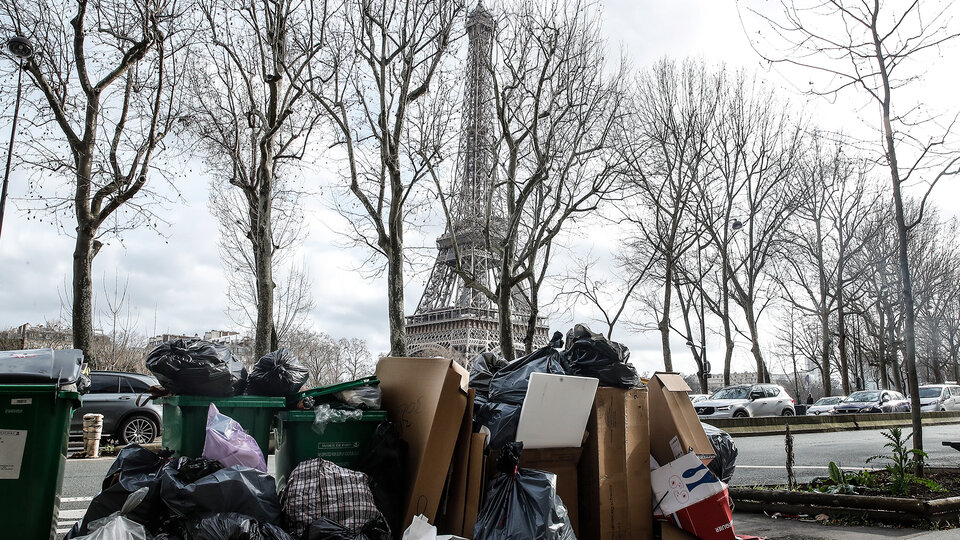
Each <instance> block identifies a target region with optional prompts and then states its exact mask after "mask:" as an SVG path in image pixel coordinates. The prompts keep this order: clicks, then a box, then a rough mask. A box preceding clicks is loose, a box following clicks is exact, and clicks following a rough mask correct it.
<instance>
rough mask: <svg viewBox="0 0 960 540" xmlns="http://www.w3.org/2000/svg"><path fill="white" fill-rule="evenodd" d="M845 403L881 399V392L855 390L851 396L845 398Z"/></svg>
mask: <svg viewBox="0 0 960 540" xmlns="http://www.w3.org/2000/svg"><path fill="white" fill-rule="evenodd" d="M843 401H844V402H845V403H865V402H867V401H880V392H878V391H872V392H854V393H852V394H850V397H848V398H847V399H845V400H843Z"/></svg>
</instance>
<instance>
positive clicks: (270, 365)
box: [247, 348, 310, 397]
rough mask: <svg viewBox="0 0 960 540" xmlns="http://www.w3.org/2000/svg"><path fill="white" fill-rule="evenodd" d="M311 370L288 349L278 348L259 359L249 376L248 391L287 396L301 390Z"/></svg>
mask: <svg viewBox="0 0 960 540" xmlns="http://www.w3.org/2000/svg"><path fill="white" fill-rule="evenodd" d="M309 376H310V372H309V371H307V368H306V367H304V365H303V364H301V363H300V361H299V360H297V357H296V356H294V354H293V353H292V352H290V351H288V350H287V349H282V348H281V349H277V350H275V351H273V352H272V353H268V354H265V355H263V357H262V358H260V359H259V360H257V363H256V364H254V365H253V369H251V370H250V375H249V376H248V377H247V393H248V394H250V395H254V396H278V397H286V396H289V395H292V394H296V393H297V392H299V391H300V387H301V386H303V383H305V382H307V378H308V377H309Z"/></svg>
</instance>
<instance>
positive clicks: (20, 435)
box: [0, 429, 27, 480]
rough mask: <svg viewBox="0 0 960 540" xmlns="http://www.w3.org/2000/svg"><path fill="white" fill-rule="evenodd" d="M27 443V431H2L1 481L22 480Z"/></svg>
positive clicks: (0, 439) (0, 435) (0, 448)
mask: <svg viewBox="0 0 960 540" xmlns="http://www.w3.org/2000/svg"><path fill="white" fill-rule="evenodd" d="M26 442H27V432H26V431H25V430H22V429H0V480H17V479H19V478H20V464H21V463H23V448H24V447H25V446H26Z"/></svg>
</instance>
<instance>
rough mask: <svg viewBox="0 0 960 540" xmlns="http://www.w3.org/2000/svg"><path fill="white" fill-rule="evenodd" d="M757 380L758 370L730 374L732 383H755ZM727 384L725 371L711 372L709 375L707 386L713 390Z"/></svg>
mask: <svg viewBox="0 0 960 540" xmlns="http://www.w3.org/2000/svg"><path fill="white" fill-rule="evenodd" d="M755 382H757V374H756V372H749V371H743V372H740V373H731V374H730V385H731V386H732V385H736V384H753V383H755ZM724 386H726V385H725V384H723V373H711V374H710V376H709V377H707V388H708V389H709V390H710V391H711V392H713V391H714V390H719V389H721V388H723V387H724Z"/></svg>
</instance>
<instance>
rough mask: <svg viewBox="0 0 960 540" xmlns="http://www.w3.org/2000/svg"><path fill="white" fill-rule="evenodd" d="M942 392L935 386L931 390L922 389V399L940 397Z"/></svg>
mask: <svg viewBox="0 0 960 540" xmlns="http://www.w3.org/2000/svg"><path fill="white" fill-rule="evenodd" d="M940 392H942V390H941V389H940V388H937V387H935V386H934V387H930V388H921V389H920V397H922V398H932V397H940Z"/></svg>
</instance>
